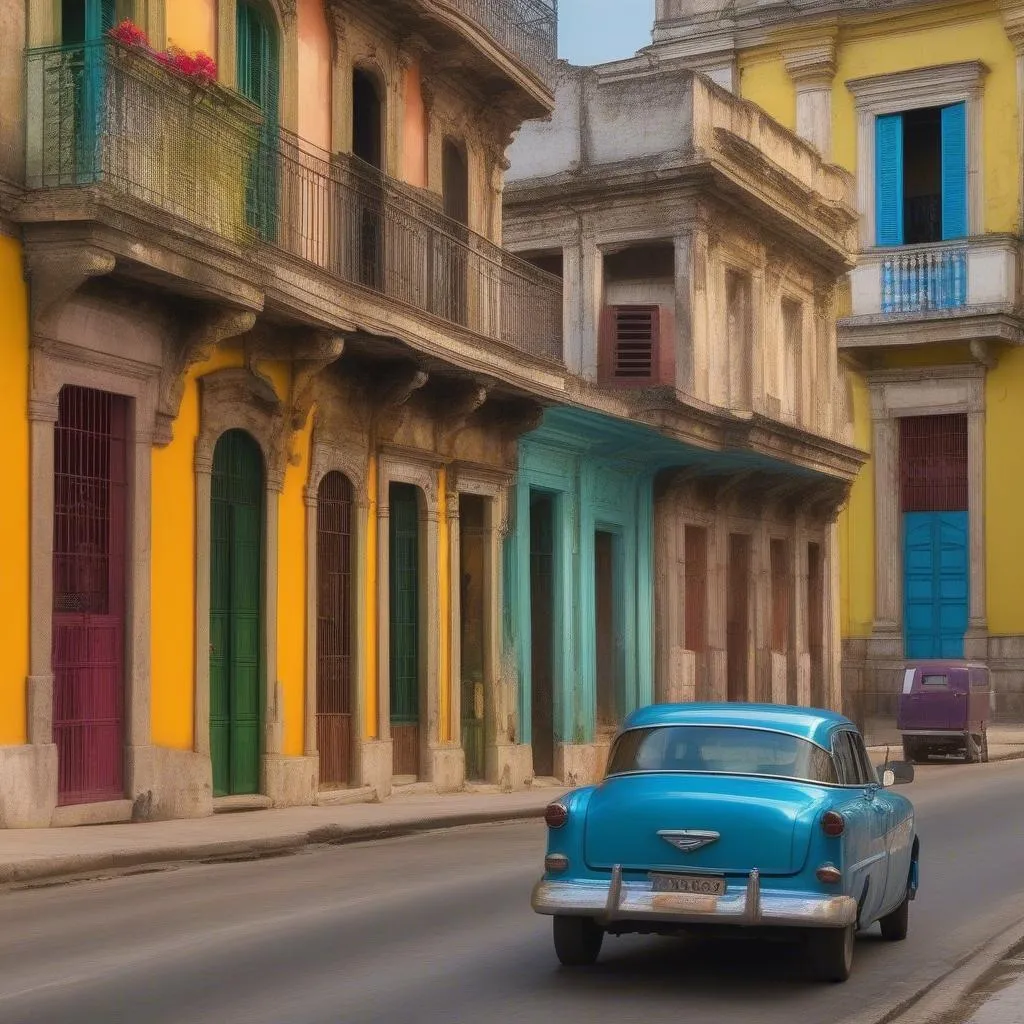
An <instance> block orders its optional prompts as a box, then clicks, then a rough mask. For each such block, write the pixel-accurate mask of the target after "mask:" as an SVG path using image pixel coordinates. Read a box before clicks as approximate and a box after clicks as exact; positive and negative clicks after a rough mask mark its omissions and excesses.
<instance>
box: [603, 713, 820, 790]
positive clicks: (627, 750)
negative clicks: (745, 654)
mask: <svg viewBox="0 0 1024 1024" xmlns="http://www.w3.org/2000/svg"><path fill="white" fill-rule="evenodd" d="M631 772H712V773H716V774H725V775H768V776H773V777H776V778H786V779H801V780H804V781H807V782H823V783H827V784H831V785H835V784H836V783H837V782H838V777H837V775H836V769H835V764H834V763H833V761H832V756H831V754H830V753H829V752H828V751H827V750H823V749H822V748H821V747H819V746H816V745H815V744H813V743H810V742H809V741H808V740H804V739H800V737H798V736H789V735H787V734H786V733H781V732H771V731H769V730H767V729H736V728H731V727H729V726H702V725H662V726H655V727H653V728H649V729H630V730H629V731H628V732H624V733H623V734H622V735H621V736H620V737H619V738H618V739H617V740H616V741H615V745H614V747H613V748H612V752H611V757H610V758H609V762H608V772H607V774H608V775H626V774H629V773H631Z"/></svg>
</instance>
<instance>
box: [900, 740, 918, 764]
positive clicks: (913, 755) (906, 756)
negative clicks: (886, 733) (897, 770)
mask: <svg viewBox="0 0 1024 1024" xmlns="http://www.w3.org/2000/svg"><path fill="white" fill-rule="evenodd" d="M903 760H904V761H909V762H910V763H911V764H913V763H914V762H915V761H917V760H919V758H918V756H917V744H916V743H915V742H914V741H913V740H908V739H904V740H903Z"/></svg>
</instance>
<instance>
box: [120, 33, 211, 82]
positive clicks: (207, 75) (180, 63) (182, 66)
mask: <svg viewBox="0 0 1024 1024" xmlns="http://www.w3.org/2000/svg"><path fill="white" fill-rule="evenodd" d="M109 35H110V38H111V39H113V40H114V41H115V42H118V43H120V44H121V45H122V46H132V47H138V48H139V49H142V50H145V51H146V52H147V53H149V54H150V55H151V56H153V57H154V58H155V59H156V60H158V61H159V62H160V63H161V64H163V66H164V67H166V68H169V69H170V70H171V71H174V72H175V73H176V74H179V75H182V76H183V77H185V78H190V79H192V81H194V82H197V83H198V84H199V85H212V84H213V83H214V82H216V81H217V62H216V61H215V60H214V59H213V58H212V57H211V56H210V55H209V54H207V53H203V52H202V51H200V52H199V53H193V54H189V53H186V52H185V51H184V50H183V49H182V48H181V47H180V46H170V47H168V48H167V49H166V50H164V51H163V52H162V53H156V52H154V51H153V50H151V49H150V46H149V40H148V39H147V38H146V33H145V32H143V31H142V29H141V28H139V26H138V25H136V24H135V23H134V22H133V21H131V20H130V19H128V18H125V19H124V21H122V22H121V23H120V24H118V25H116V26H115V27H114V28H112V29H111V30H110V32H109Z"/></svg>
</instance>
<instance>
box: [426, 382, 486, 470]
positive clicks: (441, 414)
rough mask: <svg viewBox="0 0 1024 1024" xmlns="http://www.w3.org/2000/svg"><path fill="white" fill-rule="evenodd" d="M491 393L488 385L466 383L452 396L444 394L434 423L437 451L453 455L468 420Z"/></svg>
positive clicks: (448, 393)
mask: <svg viewBox="0 0 1024 1024" xmlns="http://www.w3.org/2000/svg"><path fill="white" fill-rule="evenodd" d="M490 393H491V387H490V385H488V384H479V383H477V382H476V381H468V382H466V383H464V384H463V385H462V386H461V387H460V388H458V389H457V390H456V391H455V393H454V394H453V393H452V392H451V391H448V392H446V394H445V395H444V397H443V398H442V399H441V400H440V401H439V406H440V408H439V409H438V416H437V421H436V428H435V429H436V431H437V440H436V445H437V450H438V452H440V453H441V454H442V455H453V454H454V449H455V445H456V443H457V442H458V439H459V436H460V435H461V434H462V432H463V431H464V430H465V429H466V428H467V426H469V423H470V420H471V419H472V418H473V416H474V414H475V413H476V412H478V411H479V410H480V409H481V408H482V407H483V404H484V403H485V402H486V401H487V396H488V395H489V394H490Z"/></svg>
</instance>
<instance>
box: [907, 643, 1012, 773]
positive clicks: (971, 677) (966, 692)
mask: <svg viewBox="0 0 1024 1024" xmlns="http://www.w3.org/2000/svg"><path fill="white" fill-rule="evenodd" d="M991 715H992V687H991V683H990V681H989V673H988V666H987V665H982V664H978V663H976V662H969V661H920V662H915V663H912V664H909V665H907V667H906V670H905V671H904V674H903V689H902V692H901V693H900V696H899V704H898V708H897V713H896V726H897V728H898V729H899V730H900V733H901V735H902V739H903V756H904V758H905V759H906V760H907V761H923V760H924V759H925V758H927V757H930V756H931V755H932V754H962V755H963V758H964V760H965V761H968V762H974V761H987V760H988V724H989V719H990V717H991Z"/></svg>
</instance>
